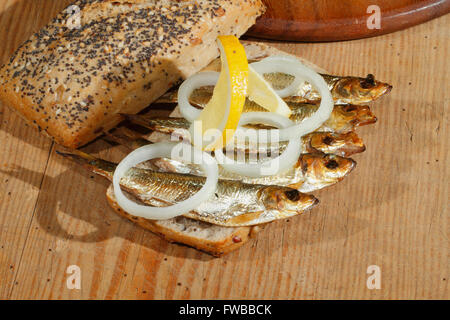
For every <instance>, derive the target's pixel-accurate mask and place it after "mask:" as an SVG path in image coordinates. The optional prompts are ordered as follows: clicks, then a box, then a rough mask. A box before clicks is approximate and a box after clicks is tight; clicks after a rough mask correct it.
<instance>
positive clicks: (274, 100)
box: [248, 66, 292, 118]
mask: <svg viewBox="0 0 450 320" xmlns="http://www.w3.org/2000/svg"><path fill="white" fill-rule="evenodd" d="M248 99H249V100H251V101H253V102H256V103H257V104H259V105H260V106H261V107H263V108H264V109H266V110H267V111H270V112H273V113H276V114H279V115H282V116H284V117H287V118H289V117H290V116H291V114H292V112H291V109H290V108H289V107H288V105H287V104H286V102H284V100H283V99H281V97H280V96H279V95H278V94H277V93H276V92H275V90H274V89H273V88H272V87H271V86H270V84H269V83H268V82H267V81H266V80H265V79H264V78H263V76H262V75H260V74H259V73H258V72H256V71H255V69H253V68H252V66H249V75H248Z"/></svg>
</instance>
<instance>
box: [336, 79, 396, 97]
mask: <svg viewBox="0 0 450 320" xmlns="http://www.w3.org/2000/svg"><path fill="white" fill-rule="evenodd" d="M391 90H392V86H391V85H390V84H388V83H384V82H381V81H377V80H375V77H374V76H373V74H368V75H367V77H365V78H356V77H344V78H342V79H340V80H339V81H338V82H337V83H336V85H335V87H334V93H335V95H336V98H337V99H338V100H343V101H347V99H350V100H349V101H348V102H349V103H351V101H355V100H357V101H359V102H360V103H364V102H369V101H373V100H375V99H377V98H379V97H381V96H382V95H385V94H387V93H389V92H390V91H391Z"/></svg>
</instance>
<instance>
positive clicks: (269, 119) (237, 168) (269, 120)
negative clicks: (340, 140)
mask: <svg viewBox="0 0 450 320" xmlns="http://www.w3.org/2000/svg"><path fill="white" fill-rule="evenodd" d="M255 122H257V123H265V124H269V125H273V126H276V127H282V128H288V127H291V126H292V125H293V122H292V121H291V120H289V119H288V118H286V117H283V116H281V115H278V114H275V113H271V112H248V113H243V114H242V116H241V120H240V122H239V125H240V126H243V125H245V124H249V123H255ZM240 130H242V131H241V132H243V133H245V132H246V131H247V130H253V129H244V128H241V127H240V128H238V129H237V131H236V134H239V131H240ZM264 131H266V132H267V133H269V130H264ZM257 132H262V130H257ZM266 141H267V140H266ZM275 142H276V141H275ZM300 152H301V139H300V137H294V138H292V139H290V140H289V144H288V146H287V147H286V149H285V151H284V152H283V153H282V154H281V155H279V156H278V157H276V158H274V159H271V160H267V161H262V162H260V163H256V164H250V163H238V162H235V161H233V160H232V159H230V158H227V157H226V156H225V155H224V153H223V150H222V149H221V148H218V149H216V150H214V154H215V157H216V159H217V161H218V162H219V163H220V165H221V166H222V167H223V168H224V169H225V170H227V171H230V172H233V173H236V174H239V175H242V176H247V177H252V178H259V177H265V176H271V175H276V174H279V173H282V172H284V171H287V170H289V169H290V168H292V167H293V166H294V164H295V163H296V162H297V161H298V157H299V156H300ZM272 166H275V169H274V170H273V167H272Z"/></svg>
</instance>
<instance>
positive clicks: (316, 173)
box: [110, 128, 364, 192]
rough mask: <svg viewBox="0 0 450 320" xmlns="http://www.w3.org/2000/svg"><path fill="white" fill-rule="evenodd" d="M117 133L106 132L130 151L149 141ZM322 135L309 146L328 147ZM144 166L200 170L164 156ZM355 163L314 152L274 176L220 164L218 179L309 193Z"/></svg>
mask: <svg viewBox="0 0 450 320" xmlns="http://www.w3.org/2000/svg"><path fill="white" fill-rule="evenodd" d="M120 132H121V134H119V133H116V134H110V138H111V140H112V141H114V142H116V143H119V144H122V145H124V146H126V147H127V148H129V149H130V150H134V149H135V148H138V147H141V146H144V145H147V144H149V143H151V142H149V141H147V140H145V139H142V138H139V137H140V135H139V134H136V133H135V132H134V131H132V130H129V129H127V128H120ZM316 135H317V134H316ZM323 136H324V137H325V138H330V135H329V134H326V133H321V134H320V135H318V136H317V138H318V140H319V142H314V141H313V140H314V139H311V143H312V145H314V146H317V145H325V146H329V145H330V143H329V142H328V141H327V140H326V139H325V142H324V141H323V140H324V139H323ZM352 136H353V135H351V134H350V138H348V137H346V139H347V140H348V139H351V138H352ZM353 138H354V137H353ZM338 142H339V141H338ZM336 145H339V143H336ZM353 146H357V144H356V143H354V144H353ZM357 148H358V151H360V149H359V148H360V147H357ZM363 148H364V145H363ZM341 150H342V151H344V150H346V149H345V148H341ZM354 151H355V150H351V149H348V150H347V152H349V153H351V152H354ZM362 151H363V150H362ZM235 155H236V153H232V154H231V155H229V156H230V157H231V158H233V156H235ZM234 159H238V160H240V161H246V162H249V161H258V157H257V156H256V155H254V156H253V157H251V155H246V154H240V158H234ZM146 166H147V167H148V168H151V169H152V170H156V171H162V172H177V173H183V174H192V175H197V176H202V175H203V171H202V170H201V168H200V166H198V165H196V164H191V163H184V162H181V161H178V160H173V159H167V158H158V159H152V160H150V161H147V162H146ZM355 166H356V162H355V161H354V160H353V159H351V158H347V157H342V156H339V155H336V154H324V153H318V152H315V153H304V154H301V155H300V157H299V160H298V161H297V163H296V164H295V165H294V166H293V168H291V169H290V170H288V171H287V172H285V173H281V174H278V175H275V176H267V177H262V178H249V177H244V176H241V175H236V174H233V173H230V172H228V171H226V170H224V169H223V168H222V167H220V166H219V175H220V178H222V179H231V180H240V181H243V182H245V183H250V184H264V185H271V184H274V185H281V186H291V187H294V188H296V189H298V190H299V191H300V192H312V191H314V190H318V189H322V188H325V187H328V186H331V185H333V184H336V183H337V182H339V181H341V180H342V179H344V178H345V177H346V176H347V175H348V174H350V172H351V171H352V170H353V169H354V168H355Z"/></svg>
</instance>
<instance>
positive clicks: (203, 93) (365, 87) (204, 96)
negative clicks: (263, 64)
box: [155, 73, 392, 107]
mask: <svg viewBox="0 0 450 320" xmlns="http://www.w3.org/2000/svg"><path fill="white" fill-rule="evenodd" d="M322 77H323V78H324V80H325V82H326V83H327V86H328V89H329V90H330V92H331V95H332V97H333V100H334V103H335V104H356V105H360V104H365V103H368V102H371V101H374V100H376V99H378V98H380V97H381V96H383V95H385V94H388V93H389V92H390V91H391V90H392V86H391V85H390V84H388V83H384V82H381V81H377V80H375V77H374V76H373V75H372V74H368V75H367V76H366V77H365V78H361V77H353V76H336V75H327V74H322ZM264 78H265V80H266V81H267V82H269V83H270V84H271V86H272V87H273V88H275V89H282V88H285V87H286V86H288V85H289V84H291V83H292V81H293V80H294V77H293V76H291V75H288V74H283V73H268V74H265V75H264ZM213 89H214V88H213V87H212V86H205V87H201V88H199V89H197V90H194V92H193V93H192V95H191V97H190V100H191V103H193V104H196V105H198V106H200V107H204V106H205V105H206V103H208V101H209V99H210V98H211V96H212V92H213ZM177 100H178V91H177V89H175V90H172V91H169V92H167V93H166V94H164V95H163V96H162V97H161V98H159V99H158V100H157V101H156V102H155V103H176V102H177ZM284 100H285V101H286V102H287V103H290V102H308V101H309V102H316V103H317V102H319V101H320V100H321V97H320V94H319V92H318V91H317V90H316V89H315V88H314V87H313V86H312V85H311V84H309V83H308V82H306V81H305V82H303V83H301V84H300V86H299V88H298V90H297V92H296V94H295V95H293V96H290V97H287V98H284Z"/></svg>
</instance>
